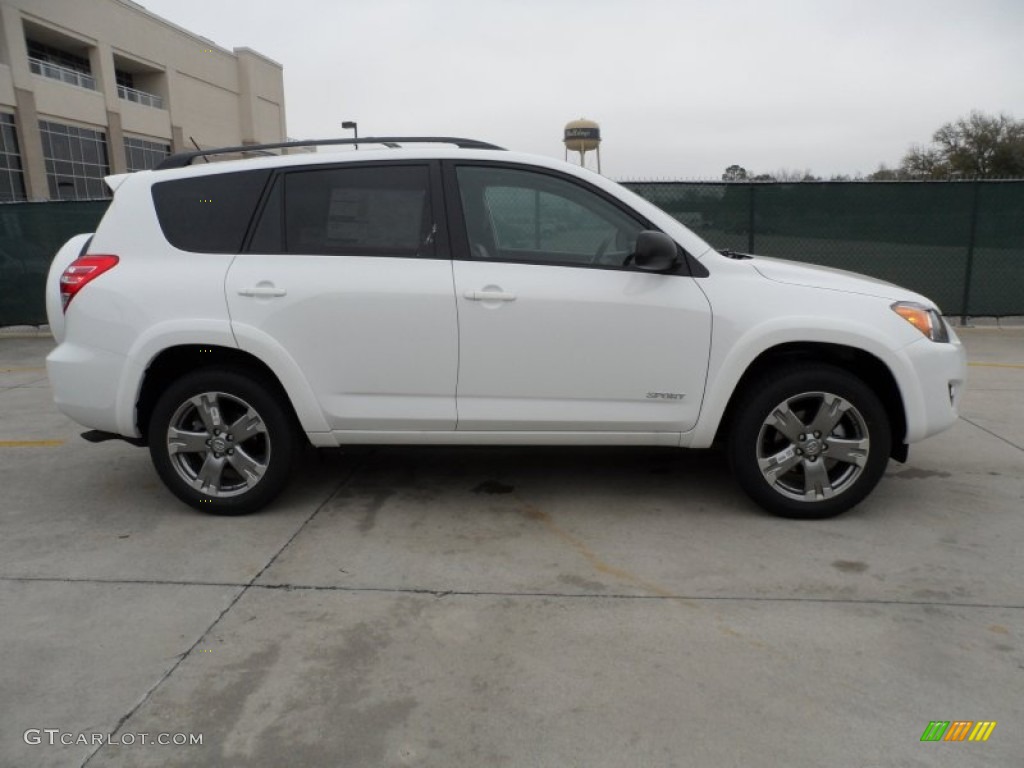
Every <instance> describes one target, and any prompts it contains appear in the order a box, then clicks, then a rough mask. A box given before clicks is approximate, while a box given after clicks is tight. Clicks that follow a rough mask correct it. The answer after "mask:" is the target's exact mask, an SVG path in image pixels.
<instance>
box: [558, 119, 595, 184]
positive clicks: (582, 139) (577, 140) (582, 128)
mask: <svg viewBox="0 0 1024 768" xmlns="http://www.w3.org/2000/svg"><path fill="white" fill-rule="evenodd" d="M563 141H564V142H565V159H566V160H568V159H569V152H570V150H571V151H573V152H579V153H580V165H582V166H583V167H584V168H586V166H587V163H586V154H587V152H590V151H591V150H597V172H598V173H600V172H601V126H599V125H598V124H597V123H595V122H594V121H593V120H587V119H585V118H582V117H581V118H580V119H579V120H573V121H572V122H571V123H566V124H565V138H564V139H563Z"/></svg>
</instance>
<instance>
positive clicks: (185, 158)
mask: <svg viewBox="0 0 1024 768" xmlns="http://www.w3.org/2000/svg"><path fill="white" fill-rule="evenodd" d="M333 144H356V145H358V144H383V145H384V146H386V147H388V148H390V149H400V148H401V144H454V145H455V146H456V147H459V148H460V149H504V147H499V146H496V145H494V144H488V143H487V142H486V141H477V140H476V139H459V138H454V137H451V136H377V137H374V136H369V137H364V136H360V137H359V138H358V139H304V140H302V141H281V142H277V143H275V144H245V145H242V146H240V147H218V148H217V149H200V150H198V151H196V152H179V153H177V154H175V155H171V156H170V157H167V158H164V159H163V160H162V161H160V163H158V164H157V165H156V166H155V167H154V168H153V170H154V171H162V170H165V169H167V168H185V167H186V166H189V165H191V164H192V161H193V160H195V159H196V158H197V157H202V158H206V157H208V156H210V155H227V154H241V153H244V152H263V154H271V153H269V152H266V151H265V150H268V149H288V148H291V147H316V146H322V145H333Z"/></svg>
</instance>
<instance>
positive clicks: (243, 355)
mask: <svg viewBox="0 0 1024 768" xmlns="http://www.w3.org/2000/svg"><path fill="white" fill-rule="evenodd" d="M211 366H229V367H231V368H236V369H239V370H243V371H248V372H251V373H252V374H254V375H256V376H259V377H260V378H262V379H264V380H266V381H267V382H269V383H270V385H271V386H272V387H274V388H275V389H276V390H277V391H276V393H275V394H276V395H277V396H279V397H280V398H281V399H282V400H283V401H285V402H286V403H287V408H288V410H289V411H290V413H291V415H292V417H293V418H294V419H295V423H296V424H298V425H299V426H300V428H301V429H302V430H303V431H310V426H311V425H310V424H309V421H310V419H309V418H308V417H309V414H308V413H306V414H303V413H300V411H299V409H297V408H296V404H295V399H294V398H293V397H291V394H290V392H289V390H288V388H287V387H286V386H285V384H284V382H282V380H281V377H280V376H278V375H277V373H275V371H274V370H273V369H272V368H271V367H270V366H269V365H267V363H265V362H264V361H263V360H261V359H260V358H259V357H257V356H256V355H254V354H252V353H251V352H246V351H244V350H240V349H236V348H233V347H224V346H217V345H206V344H178V345H175V346H171V347H167V348H166V349H163V350H161V351H160V352H159V353H158V354H157V355H156V356H155V357H154V358H153V359H152V360H151V361H150V363H149V365H148V366H147V367H146V370H145V373H144V374H143V377H142V382H141V385H140V388H139V395H138V398H137V400H136V406H135V427H136V429H137V430H138V431H139V433H140V434H141V435H142V437H143V438H145V436H146V435H147V434H148V429H149V421H150V418H151V417H152V415H153V408H154V407H155V406H156V402H157V400H158V399H159V397H160V394H161V393H162V392H163V391H164V390H165V389H166V388H167V386H168V385H170V384H171V383H172V382H173V381H175V380H176V379H178V378H180V377H181V375H182V374H184V373H188V372H190V371H195V370H198V369H201V368H207V367H211ZM307 410H308V409H307ZM304 416H305V417H306V418H304ZM314 416H315V417H319V418H321V419H322V414H320V413H319V412H317V413H316V414H314ZM314 421H315V419H314ZM313 426H315V425H313ZM314 431H319V430H314Z"/></svg>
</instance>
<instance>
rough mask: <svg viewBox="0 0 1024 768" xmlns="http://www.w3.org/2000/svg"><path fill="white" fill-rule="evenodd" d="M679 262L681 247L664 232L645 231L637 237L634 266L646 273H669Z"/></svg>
mask: <svg viewBox="0 0 1024 768" xmlns="http://www.w3.org/2000/svg"><path fill="white" fill-rule="evenodd" d="M678 261H679V246H677V245H676V241H675V240H673V239H672V238H671V237H669V236H668V235H666V234H665V233H664V232H652V231H651V230H644V231H643V232H641V233H640V234H639V235H637V236H636V249H635V250H634V251H633V264H634V265H635V266H636V268H637V269H642V270H644V271H645V272H667V271H668V270H670V269H671V268H672V267H674V266H675V265H676V264H677V263H678Z"/></svg>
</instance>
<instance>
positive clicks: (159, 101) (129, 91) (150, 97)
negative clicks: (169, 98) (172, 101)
mask: <svg viewBox="0 0 1024 768" xmlns="http://www.w3.org/2000/svg"><path fill="white" fill-rule="evenodd" d="M117 95H118V96H119V97H120V98H122V99H124V100H125V101H130V102H132V103H134V104H141V105H142V106H144V107H153V108H155V109H163V108H164V100H163V97H161V96H157V95H156V94H155V93H147V92H146V91H138V90H136V89H135V88H129V87H128V86H127V85H118V86H117Z"/></svg>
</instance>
